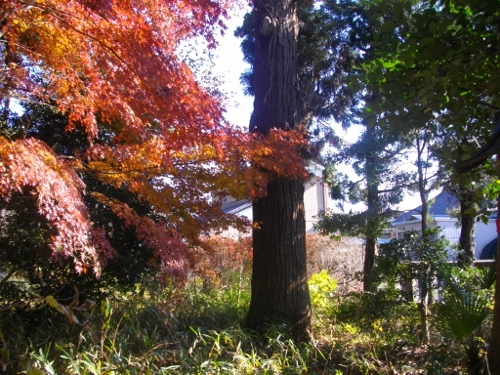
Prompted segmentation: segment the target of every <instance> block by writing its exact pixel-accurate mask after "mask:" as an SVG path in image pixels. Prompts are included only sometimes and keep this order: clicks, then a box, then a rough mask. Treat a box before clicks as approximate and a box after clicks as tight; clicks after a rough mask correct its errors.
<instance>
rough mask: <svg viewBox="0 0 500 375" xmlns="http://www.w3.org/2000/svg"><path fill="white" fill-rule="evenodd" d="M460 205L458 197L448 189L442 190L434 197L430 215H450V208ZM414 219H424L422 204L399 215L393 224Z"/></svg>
mask: <svg viewBox="0 0 500 375" xmlns="http://www.w3.org/2000/svg"><path fill="white" fill-rule="evenodd" d="M458 207H460V203H459V202H458V199H457V197H456V196H454V195H453V194H451V193H449V192H447V191H442V192H441V193H439V194H438V195H437V196H436V197H435V198H434V199H433V203H432V204H431V205H430V208H429V215H431V216H432V217H434V218H436V217H450V210H452V209H456V208H458ZM412 220H422V205H420V206H418V207H416V208H414V209H412V210H410V211H406V212H405V213H403V214H402V215H400V216H398V217H397V218H396V219H395V220H394V221H393V222H392V224H393V225H394V224H401V223H406V222H408V221H412Z"/></svg>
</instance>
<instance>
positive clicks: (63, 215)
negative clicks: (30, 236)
mask: <svg viewBox="0 0 500 375" xmlns="http://www.w3.org/2000/svg"><path fill="white" fill-rule="evenodd" d="M0 173H1V179H0V196H2V197H3V199H6V200H8V199H10V198H11V197H12V195H13V194H21V195H23V194H27V195H32V196H35V197H36V198H37V203H38V207H39V211H40V213H41V214H42V215H43V216H44V217H45V218H46V219H47V220H48V222H49V223H50V224H51V225H53V226H54V228H55V229H56V230H57V233H56V235H55V236H54V237H53V238H52V243H51V247H52V249H53V250H54V256H55V257H56V258H57V257H63V258H64V257H68V256H72V257H74V261H75V265H76V267H77V270H79V271H85V269H86V267H87V266H88V265H90V266H92V267H94V272H96V273H97V274H98V273H99V267H100V264H101V262H102V261H103V260H105V259H106V258H108V257H110V256H112V255H113V250H112V248H111V246H110V245H109V243H108V242H107V240H106V238H105V237H104V236H102V235H101V232H100V231H99V230H98V229H95V228H93V227H92V225H91V223H90V222H89V218H88V213H87V210H86V207H85V204H84V202H83V200H82V192H83V190H84V186H83V183H82V181H81V180H80V179H79V178H78V176H77V175H76V174H75V172H74V171H73V169H71V168H70V166H69V165H68V164H67V163H66V162H65V161H64V160H59V159H57V157H56V155H54V154H53V153H52V151H51V150H50V149H49V148H48V147H47V146H46V145H45V144H43V143H42V142H40V141H37V140H35V139H27V140H22V141H17V142H9V141H7V140H5V139H4V138H1V137H0Z"/></svg>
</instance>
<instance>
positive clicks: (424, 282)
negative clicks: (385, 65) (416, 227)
mask: <svg viewBox="0 0 500 375" xmlns="http://www.w3.org/2000/svg"><path fill="white" fill-rule="evenodd" d="M416 143H417V170H418V192H419V195H420V201H421V203H422V212H421V215H422V224H421V230H422V238H423V237H425V236H427V228H428V225H429V224H428V215H429V203H428V201H427V190H426V180H425V176H424V151H425V148H426V143H427V138H426V137H425V136H424V137H423V138H422V139H421V138H420V137H419V136H417V139H416ZM418 268H419V284H420V285H419V289H420V290H419V292H420V296H419V297H420V298H419V303H418V309H419V312H420V324H421V325H422V331H421V339H422V342H423V343H425V344H426V343H428V342H429V338H430V331H429V320H428V314H429V311H428V310H429V306H428V305H429V289H430V275H429V273H430V268H431V267H430V264H424V263H423V261H422V260H420V265H419V267H418Z"/></svg>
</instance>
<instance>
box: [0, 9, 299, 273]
mask: <svg viewBox="0 0 500 375" xmlns="http://www.w3.org/2000/svg"><path fill="white" fill-rule="evenodd" d="M230 5H231V4H230V1H229V0H201V1H200V0H169V1H164V0H147V1H134V0H120V1H118V0H100V1H99V0H31V1H25V0H13V1H12V0H10V1H5V0H3V1H0V14H2V16H1V18H0V52H1V53H2V60H1V61H0V69H1V74H2V78H1V79H0V99H1V100H2V103H3V106H4V113H5V114H6V113H7V111H8V108H9V105H10V104H9V103H10V102H11V99H16V100H20V101H26V102H34V103H42V104H45V105H49V106H52V107H54V108H57V109H58V110H59V111H60V112H61V113H63V114H64V115H66V116H67V119H68V123H67V127H66V130H67V131H68V132H72V131H75V130H76V129H80V128H82V129H84V130H85V132H86V134H87V139H88V142H89V147H88V148H87V149H86V150H85V152H82V153H75V154H74V155H71V156H68V155H64V157H63V156H62V155H57V154H56V153H55V152H54V150H53V149H51V148H50V147H48V146H47V145H46V144H44V143H43V142H41V141H39V140H36V139H32V138H26V139H22V138H21V139H10V138H9V137H7V136H0V173H1V180H0V197H1V198H2V199H4V200H9V199H11V198H12V197H13V194H14V193H19V192H21V193H29V194H32V195H33V196H35V197H36V200H37V204H38V207H39V211H40V213H41V214H42V215H43V216H44V217H45V218H46V219H47V221H48V222H49V223H50V225H52V226H53V227H54V228H55V229H56V233H57V234H56V235H55V236H53V238H52V243H51V247H52V251H53V254H54V256H56V257H71V258H73V260H74V263H75V265H76V268H77V271H79V272H81V271H84V270H86V269H87V267H92V268H93V270H94V272H95V273H96V274H99V270H100V267H101V266H102V264H103V262H104V261H105V260H106V259H107V258H109V257H111V256H113V254H114V250H113V249H112V247H111V245H110V244H109V242H108V240H107V234H106V228H98V227H96V226H95V225H94V224H93V223H92V222H91V221H90V220H89V214H88V212H87V208H86V206H85V204H84V202H83V196H84V195H85V194H92V192H89V191H86V186H85V184H84V183H83V182H82V179H81V176H82V174H87V175H92V176H93V177H94V178H96V179H98V180H99V181H101V182H102V183H105V184H108V185H110V186H113V187H115V188H120V189H126V190H128V191H129V192H130V193H133V194H134V195H136V196H137V197H138V198H139V199H140V200H141V201H143V202H146V203H147V204H148V205H149V206H150V207H151V210H152V211H154V212H156V213H157V217H158V218H159V219H156V220H153V219H151V218H150V217H146V216H141V215H139V214H138V213H137V212H135V211H134V210H133V208H131V207H129V206H128V205H127V204H126V203H125V202H120V201H117V200H116V199H111V198H109V197H106V196H105V195H103V194H100V193H99V194H98V193H93V194H92V196H93V198H94V199H96V200H97V201H99V202H100V203H102V204H104V205H106V206H107V207H109V209H110V210H112V211H113V212H114V213H115V214H116V215H117V216H118V217H119V218H120V219H121V220H122V221H123V225H125V226H128V227H133V228H134V229H135V231H136V233H137V237H138V238H139V239H140V240H141V241H142V242H143V243H144V244H145V245H146V246H148V247H150V248H153V249H154V250H155V254H156V257H155V259H157V261H158V267H159V268H160V269H162V270H163V271H164V272H165V273H167V274H168V273H172V272H175V273H182V272H183V271H184V270H185V268H186V267H187V262H185V260H184V258H185V254H186V253H187V247H188V245H189V244H190V243H196V242H197V241H198V238H199V236H200V234H203V233H208V232H210V230H211V229H213V228H215V227H219V226H225V225H229V224H230V223H232V222H233V220H234V218H231V217H227V216H225V215H223V212H222V210H221V207H220V205H219V203H218V202H216V201H213V200H212V199H211V197H212V196H213V193H217V192H221V191H225V192H227V193H230V194H232V195H234V196H239V197H243V196H248V195H255V196H257V195H262V194H265V187H266V183H267V181H268V180H269V178H271V177H272V176H274V175H276V174H288V175H294V176H302V177H303V176H305V174H304V173H305V172H304V168H303V166H302V162H301V158H300V155H299V153H298V150H299V149H300V148H301V147H304V145H305V137H304V134H302V133H301V132H280V131H276V132H274V133H273V135H272V136H270V137H267V138H265V139H264V138H262V137H260V136H259V135H256V134H246V133H243V132H241V131H238V130H236V129H234V128H232V127H231V126H229V125H228V124H226V123H225V120H224V111H223V108H222V104H221V101H220V99H219V98H216V97H213V96H210V95H209V94H208V93H207V92H206V91H205V90H204V89H203V88H202V87H201V86H200V85H199V84H198V83H197V80H196V77H195V76H194V74H193V73H192V72H191V70H190V69H189V67H188V66H187V65H186V64H185V63H183V62H182V61H180V60H179V59H178V58H177V57H176V50H177V48H178V46H179V43H181V42H182V41H185V40H186V39H189V38H193V37H200V36H201V37H204V38H205V39H206V40H207V42H208V46H209V47H215V45H216V42H215V33H216V32H220V31H222V30H223V29H224V25H223V20H224V18H225V17H226V16H227V13H228V9H229V6H230ZM4 120H7V116H4ZM100 132H101V133H105V134H107V136H108V142H96V140H97V138H98V134H99V133H100ZM251 166H252V167H253V168H250V167H251ZM254 167H257V168H254Z"/></svg>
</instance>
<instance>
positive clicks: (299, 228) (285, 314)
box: [246, 0, 311, 341]
mask: <svg viewBox="0 0 500 375" xmlns="http://www.w3.org/2000/svg"><path fill="white" fill-rule="evenodd" d="M253 13H254V25H255V29H254V32H255V60H254V61H255V62H254V67H253V69H254V77H255V78H254V89H255V101H254V111H253V114H252V117H251V119H250V131H253V132H260V133H262V134H264V135H265V134H267V133H268V132H269V130H271V129H273V128H280V129H294V128H296V127H297V126H298V125H299V121H300V119H299V115H298V112H299V105H298V104H299V103H298V86H299V85H298V77H297V34H298V19H297V13H296V3H295V2H294V1H291V0H256V1H254V10H253ZM303 195H304V186H303V182H302V181H299V180H293V179H288V178H282V177H280V178H276V179H275V180H274V181H272V182H271V183H270V184H269V186H268V191H267V196H266V197H265V198H262V199H259V200H257V201H255V202H254V204H253V220H254V223H255V226H254V228H255V229H254V230H253V251H254V253H253V273H252V287H251V288H252V296H251V301H250V307H249V311H248V315H247V321H246V324H247V326H248V327H249V328H251V329H255V330H258V331H261V330H263V329H265V328H266V327H267V326H268V325H269V324H286V325H287V326H288V327H289V329H290V331H291V333H292V335H293V337H294V339H295V340H297V341H307V340H308V339H309V328H310V323H311V308H310V299H309V290H308V286H307V269H306V264H307V263H306V247H305V212H304V202H303V199H304V197H303Z"/></svg>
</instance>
